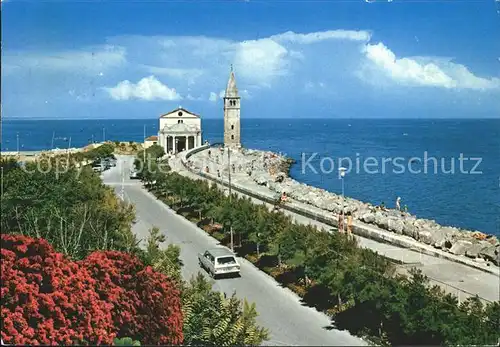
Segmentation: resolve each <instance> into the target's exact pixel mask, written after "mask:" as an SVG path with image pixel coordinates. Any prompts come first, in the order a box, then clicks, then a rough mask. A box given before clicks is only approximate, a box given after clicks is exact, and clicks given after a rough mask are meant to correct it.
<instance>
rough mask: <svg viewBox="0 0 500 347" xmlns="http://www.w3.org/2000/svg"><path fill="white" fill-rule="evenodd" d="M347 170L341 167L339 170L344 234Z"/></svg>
mask: <svg viewBox="0 0 500 347" xmlns="http://www.w3.org/2000/svg"><path fill="white" fill-rule="evenodd" d="M346 170H347V169H346V168H345V167H340V168H339V179H341V180H342V212H341V216H342V232H344V224H345V223H344V217H345V216H344V210H345V197H344V177H345V173H346Z"/></svg>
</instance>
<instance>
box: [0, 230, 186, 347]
mask: <svg viewBox="0 0 500 347" xmlns="http://www.w3.org/2000/svg"><path fill="white" fill-rule="evenodd" d="M1 240H2V249H1V271H2V272H1V281H0V284H1V338H2V340H3V342H4V343H7V344H18V345H20V344H33V345H36V344H45V345H61V344H64V345H69V344H75V343H78V344H112V343H113V339H114V338H115V337H116V336H120V337H123V336H127V337H131V338H133V339H134V340H139V341H140V342H141V343H143V344H182V342H183V335H182V311H181V300H180V293H179V291H178V290H177V289H176V288H175V287H174V284H173V282H172V281H170V280H169V279H168V278H167V277H166V276H165V275H163V274H161V273H157V272H155V271H153V269H151V267H145V266H144V265H143V264H142V263H141V262H140V261H139V260H138V259H137V258H136V257H134V256H131V255H130V254H127V253H121V252H94V253H92V254H91V255H89V257H88V258H87V259H85V260H82V261H80V262H73V261H71V260H69V259H67V258H66V257H64V256H63V255H62V254H61V253H56V252H54V249H53V248H52V246H51V245H50V244H49V243H48V242H47V241H45V240H43V239H33V238H29V237H25V236H20V235H2V238H1Z"/></svg>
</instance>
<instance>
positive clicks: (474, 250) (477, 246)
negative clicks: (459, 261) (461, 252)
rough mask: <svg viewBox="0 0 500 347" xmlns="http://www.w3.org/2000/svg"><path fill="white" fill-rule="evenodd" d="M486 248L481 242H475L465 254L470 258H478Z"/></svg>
mask: <svg viewBox="0 0 500 347" xmlns="http://www.w3.org/2000/svg"><path fill="white" fill-rule="evenodd" d="M483 248H484V245H482V244H481V243H473V244H472V245H471V246H470V247H469V248H467V249H466V251H465V256H466V257H469V258H477V257H478V256H479V253H480V252H481V250H482V249H483Z"/></svg>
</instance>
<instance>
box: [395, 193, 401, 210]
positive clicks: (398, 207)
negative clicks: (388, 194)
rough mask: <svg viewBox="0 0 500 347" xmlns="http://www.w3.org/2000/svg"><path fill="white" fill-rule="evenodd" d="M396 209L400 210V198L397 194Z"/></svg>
mask: <svg viewBox="0 0 500 347" xmlns="http://www.w3.org/2000/svg"><path fill="white" fill-rule="evenodd" d="M396 209H397V210H398V211H401V198H400V197H399V196H398V198H397V199H396Z"/></svg>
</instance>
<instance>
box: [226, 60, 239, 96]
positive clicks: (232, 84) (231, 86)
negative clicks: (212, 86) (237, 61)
mask: <svg viewBox="0 0 500 347" xmlns="http://www.w3.org/2000/svg"><path fill="white" fill-rule="evenodd" d="M225 97H226V98H234V97H238V88H236V78H235V77H234V71H233V66H232V65H231V73H230V74H229V81H227V87H226V95H225Z"/></svg>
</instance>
